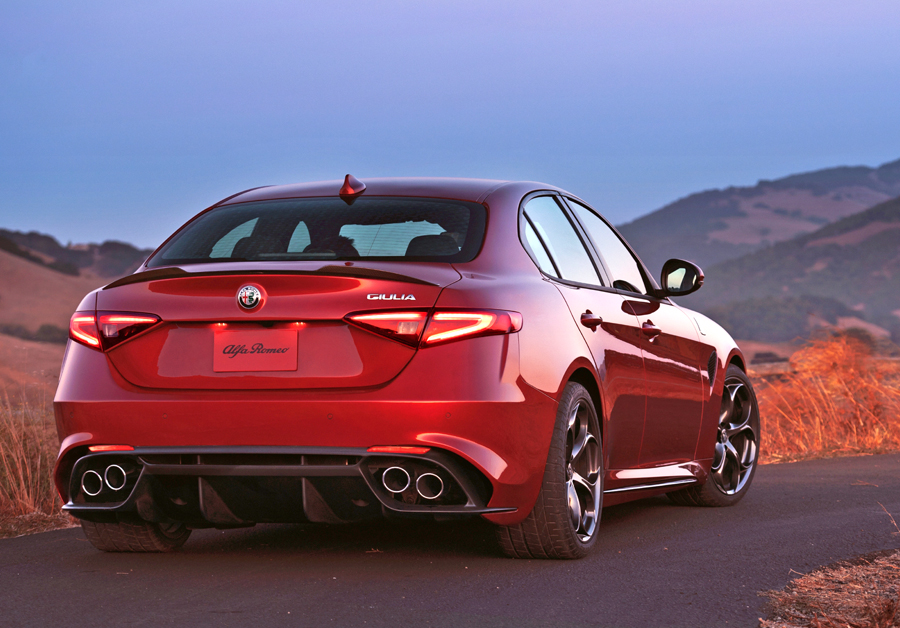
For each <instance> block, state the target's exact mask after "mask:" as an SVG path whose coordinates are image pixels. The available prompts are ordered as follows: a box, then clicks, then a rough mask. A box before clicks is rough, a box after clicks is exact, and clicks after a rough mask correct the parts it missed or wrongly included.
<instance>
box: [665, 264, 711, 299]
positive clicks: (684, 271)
mask: <svg viewBox="0 0 900 628" xmlns="http://www.w3.org/2000/svg"><path fill="white" fill-rule="evenodd" d="M659 283H660V285H661V286H662V290H661V292H662V296H666V297H682V296H684V295H686V294H690V293H692V292H696V291H697V290H699V289H700V286H702V285H703V271H702V270H700V267H699V266H697V265H696V264H694V263H692V262H686V261H684V260H683V259H670V260H669V261H668V262H666V263H665V264H663V267H662V273H661V274H660V282H659Z"/></svg>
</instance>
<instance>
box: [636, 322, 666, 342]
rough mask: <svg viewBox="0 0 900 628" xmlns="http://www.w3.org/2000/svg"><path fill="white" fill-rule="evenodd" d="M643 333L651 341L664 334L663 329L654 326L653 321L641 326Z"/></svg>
mask: <svg viewBox="0 0 900 628" xmlns="http://www.w3.org/2000/svg"><path fill="white" fill-rule="evenodd" d="M641 331H642V332H644V335H645V336H647V337H648V338H650V339H651V340H652V339H654V338H656V337H657V336H658V335H660V334H661V333H662V329H660V328H659V327H657V326H656V325H654V324H653V321H647V322H645V323H644V324H643V325H641Z"/></svg>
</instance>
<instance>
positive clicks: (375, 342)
mask: <svg viewBox="0 0 900 628" xmlns="http://www.w3.org/2000/svg"><path fill="white" fill-rule="evenodd" d="M248 266H249V265H248V264H215V265H211V264H203V265H202V266H201V265H197V266H194V267H193V268H192V267H185V268H162V269H158V270H153V271H148V272H146V273H138V274H136V275H132V276H129V277H125V278H123V279H122V280H119V281H117V282H113V283H112V284H110V285H109V286H107V287H106V288H104V289H103V290H101V291H100V292H99V293H98V296H97V310H98V311H101V312H103V311H105V312H135V313H145V314H154V315H156V316H159V317H160V318H161V319H162V321H161V322H160V323H159V324H157V325H156V326H155V327H153V328H152V329H150V330H148V331H146V332H144V333H143V334H141V335H139V336H136V337H134V338H132V339H130V340H128V341H126V342H123V343H122V344H121V345H118V346H115V347H114V348H112V349H110V350H109V351H108V353H107V356H108V359H109V361H110V363H111V364H112V366H113V367H114V368H115V369H116V370H117V371H118V372H119V373H120V374H121V375H122V377H124V378H125V379H126V380H127V381H128V382H129V383H131V384H133V385H135V386H141V387H145V388H157V389H192V390H234V389H245V390H246V389H313V388H350V387H354V388H355V387H364V386H377V385H380V384H383V383H385V382H387V381H389V380H390V379H392V378H394V377H396V375H397V374H398V373H400V371H401V370H402V369H403V368H404V367H405V366H406V364H407V363H408V362H409V360H410V359H411V358H412V356H413V355H414V354H415V352H416V349H415V348H413V347H410V346H407V345H404V344H402V343H400V342H396V341H394V340H391V339H388V338H385V337H383V336H380V335H378V334H374V333H372V332H370V331H366V330H364V329H360V328H359V327H357V326H355V325H348V324H347V323H345V322H344V321H343V318H344V317H345V316H347V315H348V314H351V313H355V312H365V311H388V310H426V309H429V308H431V307H433V306H434V303H435V301H436V300H437V297H438V295H439V294H440V292H441V290H442V288H443V287H444V286H446V285H449V284H450V283H453V282H455V281H458V280H459V279H460V275H459V274H458V273H457V272H456V271H455V270H454V269H453V267H452V266H450V265H449V264H439V263H434V264H422V263H382V264H378V263H367V264H365V265H364V266H363V265H359V264H347V265H332V266H324V267H323V266H321V262H319V263H318V264H311V263H309V262H306V263H293V264H290V265H289V267H286V265H285V264H283V263H282V264H253V265H252V270H248ZM316 266H318V268H316ZM245 286H253V287H255V288H257V289H258V290H259V293H260V295H261V299H262V302H261V304H260V305H258V306H257V307H255V308H253V309H250V310H247V309H244V308H242V307H241V306H240V305H239V304H238V298H237V297H238V292H239V291H240V290H241V289H242V288H243V287H245Z"/></svg>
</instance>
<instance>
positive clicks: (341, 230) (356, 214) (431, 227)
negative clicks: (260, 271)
mask: <svg viewBox="0 0 900 628" xmlns="http://www.w3.org/2000/svg"><path fill="white" fill-rule="evenodd" d="M484 222H485V209H484V207H483V206H482V205H479V204H478V203H468V202H464V201H448V200H440V199H430V198H386V197H375V198H358V199H356V201H355V202H354V203H353V204H352V205H347V203H346V202H344V201H343V200H341V199H340V198H309V199H293V200H286V201H265V202H260V203H243V204H240V205H226V206H224V207H218V208H216V209H213V210H211V211H208V212H206V213H205V214H202V215H201V216H200V217H199V218H197V219H195V220H193V221H192V222H190V223H188V224H187V226H185V227H184V228H183V229H182V230H181V231H179V232H178V233H177V234H176V235H175V236H174V237H173V238H172V239H171V240H169V242H167V243H166V244H165V245H164V246H163V247H162V248H161V249H160V250H159V251H158V252H157V253H156V254H155V255H154V256H153V257H151V258H150V259H149V260H148V262H147V267H148V268H156V267H159V266H171V265H176V264H202V263H208V262H232V261H265V262H271V261H280V260H284V261H294V260H354V259H377V260H395V261H401V260H402V261H430V262H468V261H471V260H472V259H473V258H474V257H475V255H476V254H477V253H478V250H479V249H480V247H481V241H482V238H483V237H484Z"/></svg>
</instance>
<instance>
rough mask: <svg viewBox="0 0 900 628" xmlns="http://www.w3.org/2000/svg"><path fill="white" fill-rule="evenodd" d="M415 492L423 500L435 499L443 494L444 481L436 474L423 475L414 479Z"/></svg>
mask: <svg viewBox="0 0 900 628" xmlns="http://www.w3.org/2000/svg"><path fill="white" fill-rule="evenodd" d="M416 492H418V493H419V496H420V497H422V498H424V499H437V498H438V497H440V496H441V494H442V493H443V492H444V481H443V480H442V479H441V477H440V476H439V475H437V474H436V473H423V474H422V475H420V476H419V477H418V478H417V479H416Z"/></svg>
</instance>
